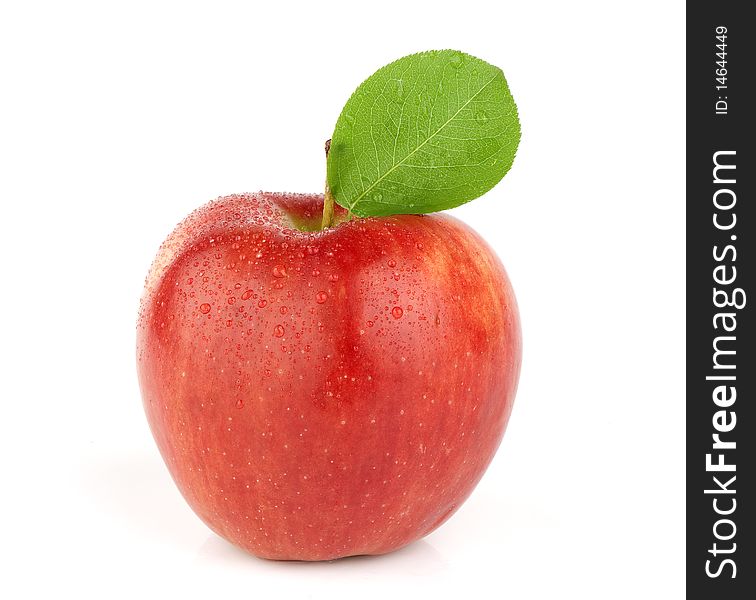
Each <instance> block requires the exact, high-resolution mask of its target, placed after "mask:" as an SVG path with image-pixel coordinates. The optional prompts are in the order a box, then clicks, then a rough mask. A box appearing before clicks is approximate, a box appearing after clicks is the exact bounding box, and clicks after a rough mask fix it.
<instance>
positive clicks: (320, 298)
mask: <svg viewBox="0 0 756 600" xmlns="http://www.w3.org/2000/svg"><path fill="white" fill-rule="evenodd" d="M315 300H316V301H317V303H318V304H323V303H324V302H325V301H326V300H328V294H326V293H325V292H323V291H320V292H318V294H317V296H315Z"/></svg>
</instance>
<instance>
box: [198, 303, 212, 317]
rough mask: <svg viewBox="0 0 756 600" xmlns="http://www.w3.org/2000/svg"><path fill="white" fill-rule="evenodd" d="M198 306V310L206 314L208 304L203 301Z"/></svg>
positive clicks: (208, 309)
mask: <svg viewBox="0 0 756 600" xmlns="http://www.w3.org/2000/svg"><path fill="white" fill-rule="evenodd" d="M199 308H200V312H201V313H202V314H203V315H206V314H207V313H209V312H210V305H209V304H208V303H207V302H204V303H202V304H200V307H199Z"/></svg>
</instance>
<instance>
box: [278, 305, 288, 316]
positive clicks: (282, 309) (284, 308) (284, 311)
mask: <svg viewBox="0 0 756 600" xmlns="http://www.w3.org/2000/svg"><path fill="white" fill-rule="evenodd" d="M278 311H279V312H280V313H281V314H282V315H285V314H286V313H287V312H289V309H288V308H286V307H285V306H282V307H281V308H279V309H278Z"/></svg>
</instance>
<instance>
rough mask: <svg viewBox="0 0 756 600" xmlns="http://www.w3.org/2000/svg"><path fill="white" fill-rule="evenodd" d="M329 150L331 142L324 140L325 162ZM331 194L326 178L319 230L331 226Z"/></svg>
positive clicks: (332, 201)
mask: <svg viewBox="0 0 756 600" xmlns="http://www.w3.org/2000/svg"><path fill="white" fill-rule="evenodd" d="M330 150H331V140H326V143H325V154H326V161H327V160H328V152H329V151H330ZM333 203H334V200H333V194H332V193H331V188H330V187H329V185H328V177H327V176H326V182H325V193H324V194H323V221H322V222H321V224H320V228H321V229H326V228H327V227H331V226H332V225H333V211H334V208H333Z"/></svg>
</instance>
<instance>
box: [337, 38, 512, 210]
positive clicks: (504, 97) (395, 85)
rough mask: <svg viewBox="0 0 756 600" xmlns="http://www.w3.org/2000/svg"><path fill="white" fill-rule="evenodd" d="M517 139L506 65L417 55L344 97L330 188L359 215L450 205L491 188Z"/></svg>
mask: <svg viewBox="0 0 756 600" xmlns="http://www.w3.org/2000/svg"><path fill="white" fill-rule="evenodd" d="M519 141H520V122H519V120H518V118H517V107H516V106H515V102H514V99H513V98H512V95H511V94H510V93H509V88H508V87H507V82H506V80H505V79H504V74H503V73H502V72H501V69H499V68H498V67H495V66H493V65H490V64H488V63H486V62H484V61H482V60H480V59H478V58H475V57H474V56H470V55H469V54H464V53H462V52H457V51H454V50H437V51H430V52H421V53H419V54H412V55H410V56H405V57H404V58H400V59H399V60H397V61H396V62H393V63H391V64H389V65H387V66H385V67H383V68H381V69H379V70H378V71H376V72H375V73H374V74H373V75H372V76H370V77H369V78H368V79H366V80H365V81H364V82H363V83H362V85H360V87H358V88H357V90H356V91H355V92H354V94H353V95H352V97H351V98H350V99H349V101H348V102H347V103H346V106H345V107H344V110H343V111H342V112H341V115H340V116H339V119H338V121H337V122H336V128H335V130H334V132H333V137H332V139H331V148H330V151H329V153H328V161H327V162H328V185H329V187H330V189H331V193H332V194H333V196H334V198H335V200H336V202H337V203H338V204H340V205H341V206H343V207H344V208H346V209H348V210H350V211H352V212H353V213H355V214H356V215H358V216H361V217H367V216H379V215H392V214H399V213H427V212H434V211H437V210H443V209H446V208H452V207H454V206H459V205H460V204H463V203H465V202H468V201H470V200H472V199H474V198H477V197H478V196H481V195H483V194H484V193H486V192H487V191H488V190H490V189H491V188H492V187H494V186H495V185H496V184H497V183H498V182H499V181H500V180H501V178H502V177H504V175H505V174H506V172H507V171H508V170H509V168H510V167H511V166H512V161H513V160H514V157H515V152H516V151H517V144H518V143H519Z"/></svg>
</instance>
